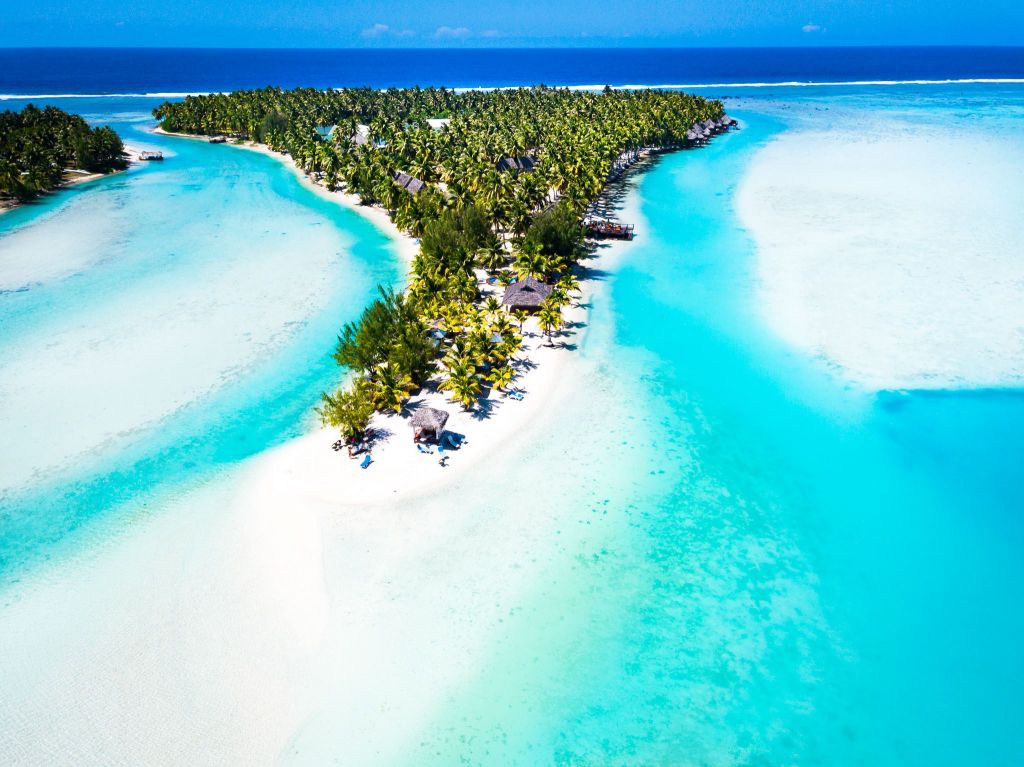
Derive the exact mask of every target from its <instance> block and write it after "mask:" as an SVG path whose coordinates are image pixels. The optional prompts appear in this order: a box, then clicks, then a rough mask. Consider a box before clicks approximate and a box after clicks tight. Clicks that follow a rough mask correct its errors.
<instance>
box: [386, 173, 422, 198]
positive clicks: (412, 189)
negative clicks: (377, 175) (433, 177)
mask: <svg viewBox="0 0 1024 767" xmlns="http://www.w3.org/2000/svg"><path fill="white" fill-rule="evenodd" d="M391 178H392V179H393V180H394V182H395V184H396V185H398V186H400V187H402V189H404V190H406V191H407V192H408V193H409V194H419V193H420V192H422V191H423V188H424V187H425V186H426V184H425V183H424V182H423V181H421V180H420V179H418V178H416V177H415V176H410V175H409V174H408V173H403V172H402V171H397V172H396V173H392V174H391Z"/></svg>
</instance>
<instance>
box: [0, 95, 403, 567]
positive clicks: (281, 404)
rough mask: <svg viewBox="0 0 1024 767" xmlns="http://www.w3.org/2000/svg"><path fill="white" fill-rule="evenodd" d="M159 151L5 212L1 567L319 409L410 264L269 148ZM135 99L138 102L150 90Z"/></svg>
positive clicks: (117, 117)
mask: <svg viewBox="0 0 1024 767" xmlns="http://www.w3.org/2000/svg"><path fill="white" fill-rule="evenodd" d="M120 106H121V105H120V104H118V103H117V102H113V103H107V102H104V101H101V100H83V101H82V102H81V103H80V104H79V103H74V104H70V105H68V108H70V109H78V110H80V111H82V112H84V113H85V114H86V115H88V116H89V117H92V118H95V117H97V116H99V115H97V114H96V110H100V112H101V113H106V115H107V116H108V119H111V118H112V119H113V121H114V125H115V127H117V128H118V129H119V130H120V132H121V133H122V135H123V136H124V137H125V139H126V141H127V142H128V143H129V144H136V145H145V146H152V147H155V148H159V149H162V150H163V151H164V152H165V153H166V154H167V155H168V156H167V159H166V160H165V161H164V162H163V163H160V164H155V163H154V164H149V165H147V166H145V167H136V168H132V169H131V170H129V171H128V172H127V173H125V174H121V175H118V176H114V177H108V178H106V179H102V180H100V181H98V182H95V183H93V184H90V185H87V187H88V188H87V187H86V186H83V187H78V188H76V189H74V190H72V191H69V192H60V193H58V194H55V195H51V196H50V197H48V198H47V199H46V200H45V201H44V202H42V203H39V204H35V205H30V206H25V207H24V208H21V209H18V210H15V211H13V212H12V213H8V214H5V215H4V216H3V217H2V218H0V285H2V286H3V288H4V290H3V291H2V292H0V327H2V328H3V330H2V334H0V353H2V354H3V358H4V365H3V367H2V369H0V422H2V423H3V424H4V434H5V440H4V444H3V446H2V447H0V451H2V459H0V501H2V505H3V509H4V513H3V514H2V516H0V573H3V574H7V573H13V572H14V571H15V570H17V569H18V567H19V566H21V565H22V564H24V561H26V560H28V559H31V558H32V557H34V556H36V555H39V554H46V552H47V551H48V548H49V547H50V545H51V544H54V543H59V542H61V541H63V540H64V539H65V537H66V534H67V533H69V532H70V531H72V530H74V529H76V528H78V527H79V526H80V525H82V523H84V522H87V521H89V520H91V519H95V518H99V517H102V516H104V512H106V511H107V510H109V509H110V508H111V507H113V506H115V505H118V504H119V503H121V502H123V501H131V500H133V499H135V498H136V496H137V495H139V494H142V493H146V492H149V491H151V490H153V489H155V488H156V486H158V485H161V484H165V483H166V484H169V485H172V486H173V485H177V484H179V483H181V482H185V483H189V482H193V481H196V480H197V478H198V477H201V476H202V475H204V474H205V473H207V472H209V471H210V470H212V469H214V468H216V467H217V466H219V465H222V464H225V463H228V464H229V463H231V462H233V461H236V460H238V459H240V458H244V457H245V456H247V455H252V454H254V453H257V452H259V451H261V450H263V449H265V448H266V447H268V446H270V445H273V444H276V443H278V442H280V441H281V440H283V439H285V438H286V437H288V436H291V435H294V434H297V433H298V432H299V431H300V429H301V428H302V427H303V424H304V423H305V418H306V417H307V414H308V413H309V409H310V405H311V403H312V402H314V401H315V399H316V396H317V393H318V392H319V391H320V390H321V389H323V388H326V387H327V386H328V385H329V384H330V382H331V381H332V380H334V378H336V375H337V373H336V368H335V367H334V365H333V363H332V362H331V361H330V359H329V352H330V339H331V338H333V335H334V333H335V332H336V330H337V328H338V327H339V326H340V324H341V323H342V322H343V321H345V320H346V319H349V318H351V317H353V316H355V315H356V314H357V313H358V312H359V311H360V310H361V308H362V306H363V305H364V304H365V303H366V301H367V299H368V297H369V296H370V295H371V294H372V291H373V290H374V289H375V286H376V284H377V283H378V282H385V283H387V282H393V281H395V280H396V279H398V278H399V277H400V267H399V265H398V264H397V263H396V258H395V256H394V253H393V251H392V249H391V245H390V243H389V242H388V240H387V239H386V237H385V236H384V235H382V234H381V233H380V232H378V231H377V230H376V229H374V228H373V227H372V226H371V225H369V224H368V223H366V222H365V221H364V220H363V219H361V218H360V217H359V216H357V215H356V214H354V213H352V212H350V211H346V210H343V209H340V208H338V207H337V206H336V205H334V204H332V203H330V202H327V201H325V200H322V199H321V198H319V197H317V196H316V195H315V194H313V193H312V192H310V191H308V190H306V189H304V188H302V187H301V185H300V184H299V182H298V180H297V179H296V178H295V177H294V176H293V175H292V174H291V173H290V172H288V171H287V170H286V169H285V168H284V167H283V166H281V165H279V164H278V163H276V162H274V161H273V160H271V159H269V158H266V157H262V156H259V155H256V154H254V153H250V152H246V151H244V150H241V149H236V148H228V147H215V146H209V145H207V144H204V143H200V142H194V141H189V140H182V139H173V138H167V137H160V136H156V135H153V134H148V133H142V132H141V128H142V127H144V126H146V125H149V124H151V120H150V119H149V118H148V116H147V115H146V114H145V112H141V113H139V112H122V111H120V109H119V107H120ZM132 107H134V108H135V109H138V106H137V104H136V103H133V104H132Z"/></svg>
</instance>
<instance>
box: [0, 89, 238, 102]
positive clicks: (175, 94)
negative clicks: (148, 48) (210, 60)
mask: <svg viewBox="0 0 1024 767" xmlns="http://www.w3.org/2000/svg"><path fill="white" fill-rule="evenodd" d="M218 92H219V93H223V92H225V91H167V92H161V91H158V92H155V93H30V94H20V93H0V101H12V100H13V101H31V100H33V99H40V100H41V99H183V98H185V97H186V96H212V95H213V94H214V93H218Z"/></svg>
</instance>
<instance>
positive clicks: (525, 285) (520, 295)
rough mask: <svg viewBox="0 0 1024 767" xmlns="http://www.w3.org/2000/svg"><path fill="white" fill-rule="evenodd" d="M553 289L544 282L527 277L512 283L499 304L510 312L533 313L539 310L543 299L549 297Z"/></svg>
mask: <svg viewBox="0 0 1024 767" xmlns="http://www.w3.org/2000/svg"><path fill="white" fill-rule="evenodd" d="M553 289H554V288H553V286H551V285H549V284H548V283H546V282H541V281H540V280H538V279H534V278H533V277H527V278H525V279H522V280H519V282H513V283H512V284H511V285H509V286H508V287H507V288H505V294H504V295H503V296H502V297H501V302H502V303H503V304H504V305H505V306H507V307H508V308H509V309H510V310H515V309H522V310H524V311H528V312H535V311H537V310H538V309H540V307H541V305H542V304H543V303H544V299H546V298H547V297H548V296H549V295H551V291H552V290H553Z"/></svg>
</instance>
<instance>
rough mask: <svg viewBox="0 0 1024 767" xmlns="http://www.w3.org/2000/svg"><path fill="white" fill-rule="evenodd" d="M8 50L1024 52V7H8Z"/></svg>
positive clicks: (541, 1) (364, 2) (682, 2)
mask: <svg viewBox="0 0 1024 767" xmlns="http://www.w3.org/2000/svg"><path fill="white" fill-rule="evenodd" d="M2 4H3V7H2V10H0V46H2V47H20V46H32V47H38V46H169V47H176V46H177V47H189V46H196V47H289V48H292V47H309V48H352V47H357V48H368V47H369V48H383V47H395V48H410V47H430V48H437V47H465V48H480V47H563V46H565V47H601V46H617V47H619V46H621V47H625V46H629V47H643V46H651V47H654V46H666V47H669V46H728V45H736V46H746V45H760V46H801V45H956V44H963V45H968V44H971V45H1024V0H974V1H973V2H967V0H957V1H953V0H888V1H885V0H661V1H656V0H632V1H628V2H627V1H624V0H614V1H612V0H519V1H518V2H514V1H513V0H472V1H471V2H470V1H467V0H461V1H459V2H455V1H453V0H427V1H425V0H316V1H315V2H314V1H312V0H290V1H289V0H284V1H282V0H218V1H217V2H211V1H210V0H2Z"/></svg>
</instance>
